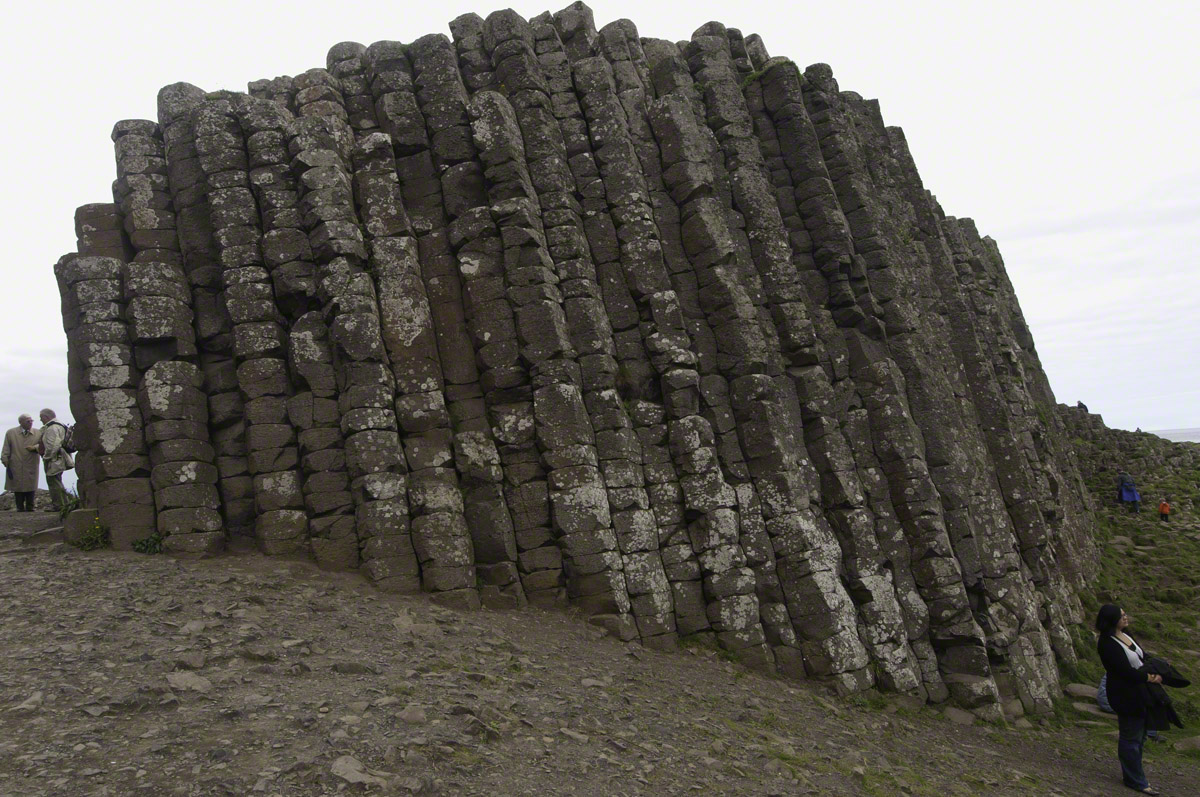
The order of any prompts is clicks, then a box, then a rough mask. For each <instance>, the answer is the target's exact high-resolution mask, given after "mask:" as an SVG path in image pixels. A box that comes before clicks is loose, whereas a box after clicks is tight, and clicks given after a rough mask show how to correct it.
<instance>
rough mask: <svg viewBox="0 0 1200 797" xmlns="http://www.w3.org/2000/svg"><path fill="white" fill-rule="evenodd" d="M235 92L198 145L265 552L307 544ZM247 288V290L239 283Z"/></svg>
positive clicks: (283, 373) (202, 129)
mask: <svg viewBox="0 0 1200 797" xmlns="http://www.w3.org/2000/svg"><path fill="white" fill-rule="evenodd" d="M247 101H251V100H248V98H245V97H244V96H242V97H240V98H239V97H238V96H237V95H234V96H233V97H230V98H228V99H225V98H218V99H215V100H211V101H209V102H206V103H205V104H204V105H203V106H201V107H200V108H199V109H197V111H196V113H195V116H196V120H195V130H196V149H197V152H198V153H199V155H200V165H201V168H202V169H203V170H204V173H205V178H206V182H207V184H208V188H209V190H208V195H207V199H208V205H209V210H210V221H211V224H212V229H213V238H214V240H215V241H216V243H217V247H218V250H217V257H218V262H219V263H220V265H221V268H222V271H221V280H222V285H223V287H224V291H223V293H222V301H223V304H224V306H225V311H226V314H227V316H228V317H229V320H230V325H231V334H232V344H233V345H232V349H233V357H234V362H235V363H236V378H237V385H238V391H239V393H240V398H241V401H242V408H243V412H244V419H245V446H246V454H247V465H248V469H249V473H250V475H251V477H252V479H253V488H254V508H255V518H254V536H255V538H256V540H257V542H258V545H259V547H260V548H262V550H263V551H264V552H266V553H273V554H274V553H291V552H295V551H300V550H305V549H307V547H308V542H307V538H308V522H307V517H306V515H305V512H304V510H303V506H304V497H303V493H302V490H301V484H300V474H299V472H298V471H297V470H296V464H297V462H296V460H297V456H296V439H295V431H294V430H293V429H292V426H291V424H290V423H289V422H288V419H287V397H288V396H289V395H290V393H291V383H290V380H289V378H288V372H287V363H286V360H285V359H284V358H285V356H286V336H285V333H284V329H283V325H282V324H281V322H280V318H279V316H278V311H277V310H276V309H275V308H274V307H273V306H272V305H271V304H270V303H268V302H262V301H257V302H256V301H253V298H254V297H256V296H261V295H265V294H267V293H268V292H269V291H270V289H271V278H270V274H269V273H268V272H267V269H266V267H265V266H264V264H263V250H262V230H261V227H260V221H259V209H258V204H257V202H256V201H255V198H254V194H253V192H252V191H251V188H250V175H249V159H248V155H247V153H246V147H245V135H246V134H245V132H244V131H243V130H242V127H241V123H240V121H239V119H238V106H239V105H240V104H241V103H243V102H247ZM239 286H248V287H244V288H243V287H239Z"/></svg>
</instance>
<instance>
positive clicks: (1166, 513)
mask: <svg viewBox="0 0 1200 797" xmlns="http://www.w3.org/2000/svg"><path fill="white" fill-rule="evenodd" d="M1158 519H1159V520H1161V521H1162V522H1163V523H1169V522H1170V521H1171V505H1170V504H1169V503H1167V499H1166V498H1164V499H1163V500H1161V501H1159V502H1158Z"/></svg>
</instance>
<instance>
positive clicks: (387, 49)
mask: <svg viewBox="0 0 1200 797" xmlns="http://www.w3.org/2000/svg"><path fill="white" fill-rule="evenodd" d="M410 58H411V60H410ZM362 60H363V65H364V69H365V70H366V77H367V80H368V82H369V84H370V86H371V91H372V94H373V96H374V97H375V110H376V116H377V119H378V122H379V124H380V126H381V129H382V130H384V131H386V132H387V134H388V135H389V136H390V138H391V145H392V151H393V152H394V153H395V161H394V163H393V165H392V166H391V167H390V170H391V172H392V175H393V176H388V175H385V174H384V173H383V172H382V171H381V172H379V173H378V174H376V175H374V176H367V177H364V178H356V180H357V179H366V180H370V181H373V182H374V183H376V184H377V188H378V190H379V191H382V192H384V193H389V195H390V192H393V191H395V179H394V175H398V176H399V185H400V188H399V190H400V195H401V196H402V198H403V205H401V204H400V200H399V199H397V200H396V203H395V206H396V207H398V208H400V215H402V216H406V218H405V219H404V220H403V224H404V228H405V230H406V234H409V235H413V236H414V239H413V240H415V244H416V247H415V250H416V251H415V253H413V255H414V257H415V258H416V264H417V269H418V270H417V271H416V272H415V273H417V275H418V276H419V278H420V280H421V282H423V285H421V284H420V283H414V284H413V288H414V289H417V290H420V291H421V292H422V293H423V296H424V301H425V302H426V307H427V312H428V321H429V322H430V324H431V330H430V333H431V334H432V336H433V337H432V341H433V343H434V344H436V351H434V350H433V349H432V348H431V349H430V354H431V356H432V358H433V359H432V360H427V362H436V363H437V364H438V365H439V372H438V373H437V374H435V375H434V378H436V379H437V381H438V382H439V384H440V386H441V391H442V396H443V398H442V399H441V402H440V403H441V409H439V410H437V411H436V412H434V411H433V410H432V409H431V411H430V413H428V414H427V415H425V416H422V417H421V418H414V421H413V422H414V424H416V425H417V427H420V429H421V430H422V431H424V430H428V431H429V432H430V433H431V434H432V435H433V437H432V438H431V439H436V440H438V441H447V440H449V441H450V443H451V444H452V448H453V451H452V453H453V460H454V465H455V467H456V468H457V473H458V477H459V478H458V480H457V489H458V490H459V494H460V495H461V499H460V500H461V509H460V510H458V511H460V512H461V513H462V514H463V516H464V517H465V520H466V523H467V527H468V530H469V533H470V538H471V540H470V541H471V543H472V547H473V549H474V560H475V564H476V570H477V573H478V580H479V581H481V582H482V588H481V591H480V595H481V599H482V600H483V601H484V602H485V603H487V605H489V606H493V607H497V608H500V607H512V606H520V605H523V604H524V591H523V590H522V587H521V584H520V581H519V578H518V575H517V570H516V566H515V559H516V554H517V551H516V545H515V541H514V535H513V526H512V519H511V516H510V514H509V510H508V506H507V503H506V501H505V497H504V494H503V492H502V487H501V485H502V482H503V474H502V472H501V470H500V468H499V467H498V453H497V451H496V447H495V443H494V441H493V439H492V435H491V426H490V424H489V422H488V419H487V414H486V410H485V407H484V401H483V398H482V397H483V390H482V388H481V386H480V377H479V370H478V368H477V366H476V361H475V346H473V345H472V342H471V337H470V335H469V333H468V322H467V317H466V315H467V310H466V309H465V308H464V300H463V289H462V283H461V281H460V276H459V265H460V264H459V263H458V261H457V260H456V258H455V256H454V255H453V250H452V240H453V234H452V233H451V232H450V230H449V228H448V227H447V223H448V220H449V219H453V218H456V217H458V216H459V215H460V214H461V213H463V212H464V211H465V210H466V209H467V208H470V207H476V206H479V205H480V204H481V203H482V202H483V201H484V200H483V181H482V172H481V169H480V167H479V164H478V163H477V162H476V161H475V160H474V145H473V144H472V143H471V136H470V129H469V127H468V126H467V117H466V95H465V92H464V90H463V87H462V83H461V79H460V78H459V75H458V72H457V70H456V69H455V67H454V64H453V61H454V56H453V51H452V49H451V48H450V45H449V42H448V41H447V40H446V39H445V37H444V36H426V37H423V38H422V39H420V40H418V41H417V42H415V43H414V44H413V45H412V46H411V48H410V47H408V46H405V45H402V44H400V43H398V42H387V41H383V42H376V43H375V44H373V45H371V46H370V47H369V48H367V50H366V51H365V53H364V54H363V56H362ZM414 71H415V72H416V73H417V74H418V75H419V78H418V84H419V94H418V89H415V88H414V77H413V76H414ZM425 111H427V112H428V114H426V113H425ZM384 204H386V203H383V204H380V206H381V207H382V206H384ZM362 212H363V210H362V199H361V197H360V213H362ZM389 218H390V217H389ZM410 219H411V224H410V223H409V220H410ZM370 224H371V222H368V230H369V229H370ZM408 248H409V249H410V250H411V249H412V247H411V246H409V247H408ZM381 298H382V297H381ZM397 379H398V380H399V379H400V375H399V374H397ZM400 387H403V385H400ZM417 391H418V392H422V391H424V392H425V393H426V397H427V398H428V399H430V400H434V399H436V398H437V397H435V396H433V395H431V394H429V393H428V389H427V388H421V387H418V388H417ZM417 400H418V399H416V398H414V401H417ZM447 415H448V417H447ZM401 421H402V423H403V421H404V419H403V417H402V418H401ZM431 423H432V424H433V425H434V426H436V427H437V428H436V430H435V429H432V428H431V427H430V424H431ZM444 451H445V448H444V447H443V446H442V445H441V444H439V445H438V446H436V447H431V446H429V445H426V446H425V447H424V450H423V452H421V453H420V454H419V455H420V456H421V457H424V458H428V457H429V456H434V457H436V458H440V457H442V455H443V454H442V452H444ZM414 453H416V452H414ZM410 464H414V467H415V463H410ZM453 476H454V472H453V471H451V470H449V469H444V470H443V471H442V473H441V476H440V478H441V479H442V480H443V481H444V482H445V483H446V484H450V483H451V482H454V481H456V480H455V479H454V478H453Z"/></svg>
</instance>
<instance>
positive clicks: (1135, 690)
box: [1096, 603, 1162, 794]
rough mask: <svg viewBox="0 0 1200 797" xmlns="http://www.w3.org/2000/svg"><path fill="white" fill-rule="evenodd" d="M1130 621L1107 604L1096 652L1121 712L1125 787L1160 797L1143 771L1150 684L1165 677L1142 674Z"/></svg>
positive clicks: (1120, 751)
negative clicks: (1147, 685)
mask: <svg viewBox="0 0 1200 797" xmlns="http://www.w3.org/2000/svg"><path fill="white" fill-rule="evenodd" d="M1128 625H1129V617H1128V616H1127V615H1126V614H1125V612H1124V611H1122V610H1121V607H1120V606H1114V605H1113V604H1111V603H1106V604H1105V605H1103V606H1101V607H1100V613H1099V614H1098V615H1097V616H1096V630H1097V631H1098V632H1099V633H1100V639H1099V641H1098V642H1097V643H1096V650H1097V651H1098V652H1099V653H1100V661H1102V662H1103V663H1104V671H1105V672H1106V673H1108V702H1109V703H1110V704H1112V707H1113V711H1115V712H1117V723H1118V728H1119V735H1118V739H1117V758H1119V759H1120V761H1121V776H1122V779H1123V780H1124V781H1125V785H1126V786H1128V787H1129V788H1131V789H1136V790H1137V791H1140V792H1142V793H1143V794H1158V793H1159V792H1158V790H1157V789H1154V788H1151V786H1150V782H1149V781H1148V780H1146V774H1145V773H1144V772H1143V771H1142V746H1143V744H1144V743H1145V741H1146V707H1147V701H1148V698H1149V696H1148V694H1147V692H1146V684H1148V683H1150V684H1160V683H1162V676H1161V675H1149V674H1147V673H1145V672H1141V671H1140V670H1139V668H1140V667H1141V666H1142V663H1143V662H1144V660H1145V658H1146V654H1145V652H1144V651H1143V650H1142V649H1141V648H1140V647H1139V646H1138V643H1137V642H1134V641H1133V637H1131V636H1129V634H1127V633H1125V627H1126V626H1128Z"/></svg>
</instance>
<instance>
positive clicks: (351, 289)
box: [288, 70, 421, 592]
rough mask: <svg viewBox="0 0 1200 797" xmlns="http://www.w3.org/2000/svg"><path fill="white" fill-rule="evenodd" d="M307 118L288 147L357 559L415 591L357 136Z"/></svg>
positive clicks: (375, 576) (387, 581) (330, 120)
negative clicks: (355, 180) (361, 207)
mask: <svg viewBox="0 0 1200 797" xmlns="http://www.w3.org/2000/svg"><path fill="white" fill-rule="evenodd" d="M316 71H318V72H323V71H324V70H316ZM331 80H332V79H331V78H328V76H327V75H322V76H315V77H311V78H310V79H309V80H308V81H307V82H310V83H317V82H320V83H322V84H326V85H327V84H328V83H329V82H331ZM315 102H321V103H325V102H328V101H322V100H316V101H315ZM330 104H331V105H332V106H333V107H335V108H340V107H341V106H339V105H337V104H336V103H330ZM323 108H324V106H323V105H322V106H318V107H317V108H315V109H310V110H312V111H321V110H322V109H323ZM300 110H301V114H302V116H301V117H300V118H298V119H297V120H296V122H295V125H294V127H293V129H292V131H291V132H292V136H291V138H290V139H289V142H288V145H289V152H290V154H291V156H292V171H293V174H294V175H295V177H296V180H297V184H298V187H299V190H300V200H301V209H302V211H303V214H304V220H305V227H306V230H307V232H308V235H309V242H310V245H311V246H312V250H313V254H314V257H315V259H316V262H317V266H318V270H317V282H318V296H319V298H320V299H321V301H322V302H323V304H324V308H323V311H324V314H325V320H326V323H327V324H328V327H329V340H330V344H331V348H332V351H333V355H334V357H333V359H334V367H335V371H336V375H337V394H338V407H339V410H340V411H341V417H342V432H343V434H344V435H345V453H346V469H347V472H348V474H349V476H350V478H351V494H352V496H353V498H354V502H355V518H356V531H357V535H358V542H359V553H360V556H361V559H362V563H363V567H364V569H365V570H366V572H367V575H368V576H369V577H370V578H371V580H372V581H374V582H375V583H376V584H377V585H379V586H380V587H381V588H384V589H387V590H389V591H396V592H417V591H419V590H420V584H421V580H420V565H419V563H418V560H417V554H416V552H415V551H414V550H413V545H412V534H411V528H410V524H409V507H408V497H407V493H408V480H407V476H406V474H407V466H406V464H405V461H404V454H403V451H402V449H401V446H400V436H399V433H398V431H397V428H396V420H395V417H396V416H395V380H394V377H393V375H392V372H391V369H390V367H389V365H388V361H387V353H386V351H385V349H384V345H383V338H382V335H381V332H380V326H379V308H378V303H377V301H376V297H375V289H374V285H373V283H372V281H371V277H370V275H369V274H368V273H367V272H366V271H365V270H364V269H363V264H364V263H365V262H366V260H367V249H366V246H365V243H364V241H363V237H362V232H361V230H360V229H359V227H358V224H357V221H356V215H355V210H354V196H353V192H352V189H351V177H350V159H351V156H352V151H353V146H354V139H353V133H352V131H351V130H350V129H349V127H348V126H347V125H346V123H345V122H344V121H343V120H341V119H339V118H337V115H336V113H332V114H330V115H329V116H323V115H319V114H316V113H314V114H313V115H307V114H306V113H305V111H306V108H305V106H303V105H302V106H301V108H300ZM342 113H343V114H344V110H343V111H342Z"/></svg>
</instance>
